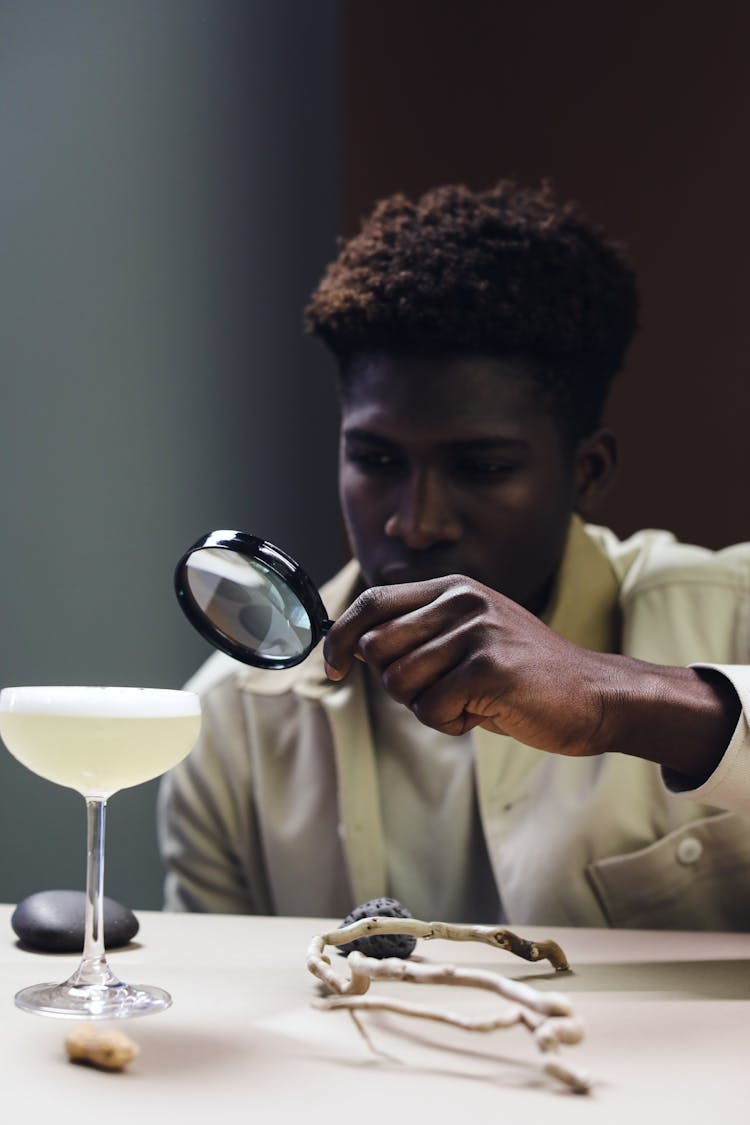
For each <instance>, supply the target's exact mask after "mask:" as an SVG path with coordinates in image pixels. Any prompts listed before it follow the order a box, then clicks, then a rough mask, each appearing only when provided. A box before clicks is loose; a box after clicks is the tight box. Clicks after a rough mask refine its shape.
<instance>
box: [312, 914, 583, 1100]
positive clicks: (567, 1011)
mask: <svg viewBox="0 0 750 1125" xmlns="http://www.w3.org/2000/svg"><path fill="white" fill-rule="evenodd" d="M389 933H390V934H404V933H406V934H411V935H413V936H415V937H422V938H427V939H430V938H436V937H440V938H445V939H447V940H448V941H480V942H484V943H487V944H489V945H492V946H494V947H495V948H498V949H505V950H509V951H510V952H512V953H516V954H517V955H518V956H521V957H524V958H525V959H526V960H529V961H538V960H542V959H543V958H546V959H547V960H549V961H550V963H551V964H552V965H554V967H555V968H556V969H558V970H562V969H567V968H568V961H567V958H566V957H565V954H564V953H563V951H562V949H561V948H560V946H559V945H557V943H556V942H551V941H548V942H530V941H526V940H525V939H524V938H520V937H518V936H517V935H516V934H513V933H511V932H510V931H509V930H504V929H498V928H497V927H492V926H463V925H448V924H446V923H443V922H421V921H419V920H418V919H416V918H380V917H376V918H364V919H362V920H360V921H358V922H354V923H352V924H351V925H349V926H342V927H341V928H340V929H337V930H334V931H332V932H331V933H327V934H319V935H316V936H315V937H314V938H313V939H312V941H311V943H310V947H309V949H308V953H307V968H308V969H309V971H310V972H311V973H312V974H313V975H314V976H316V977H317V978H318V979H319V980H320V981H322V982H323V983H324V984H325V985H326V986H327V987H328V989H329V990H330V992H331V993H333V995H329V996H327V997H325V998H323V999H321V1000H318V1001H315V1002H314V1003H315V1006H316V1007H318V1008H321V1009H323V1010H326V1011H333V1010H336V1009H345V1010H347V1011H348V1012H349V1014H350V1015H351V1016H352V1018H353V1019H354V1022H355V1024H356V1026H357V1027H358V1029H359V1030H360V1033H361V1034H362V1035H363V1037H364V1038H365V1041H366V1042H367V1043H368V1046H370V1048H371V1049H373V1050H376V1048H374V1046H373V1044H372V1042H371V1040H370V1037H369V1035H367V1033H366V1032H365V1029H364V1027H363V1025H362V1023H361V1021H360V1020H359V1019H357V1018H356V1017H357V1013H359V1012H363V1011H376V1010H378V1011H388V1012H395V1013H397V1014H399V1015H404V1016H412V1017H415V1018H418V1019H430V1020H436V1021H438V1022H440V1023H448V1024H452V1025H454V1026H456V1027H461V1028H464V1029H465V1030H467V1031H485V1032H486V1031H494V1030H496V1029H497V1028H505V1027H513V1026H515V1025H516V1024H520V1025H521V1026H523V1027H526V1028H527V1029H528V1030H529V1031H530V1032H531V1034H532V1035H533V1037H534V1041H535V1042H536V1045H537V1047H538V1048H539V1050H540V1051H542V1052H543V1053H545V1054H547V1055H554V1057H553V1058H552V1057H551V1058H548V1059H547V1060H545V1062H544V1064H543V1070H544V1072H545V1073H546V1074H548V1075H549V1076H550V1077H553V1078H555V1079H557V1080H558V1081H561V1082H563V1083H565V1084H566V1085H567V1086H569V1087H570V1088H571V1089H573V1090H575V1091H576V1092H578V1093H585V1092H588V1090H589V1089H590V1082H589V1079H588V1078H587V1076H586V1075H585V1074H583V1073H582V1072H581V1071H579V1070H577V1069H576V1068H574V1067H571V1066H570V1065H568V1064H567V1062H564V1061H563V1060H562V1059H561V1058H560V1057H559V1054H558V1052H559V1049H560V1047H561V1046H562V1045H563V1044H565V1045H570V1044H574V1043H578V1042H580V1040H581V1039H582V1038H583V1034H584V1033H583V1026H582V1024H581V1022H580V1021H579V1020H578V1019H576V1017H575V1016H574V1013H573V1009H572V1006H571V1004H570V1001H569V1000H568V999H567V997H565V996H563V995H562V994H560V993H558V992H544V993H543V992H539V991H537V990H536V989H535V988H532V987H531V986H530V985H528V984H525V983H523V982H522V981H515V980H510V979H509V978H507V977H504V976H501V975H499V974H498V973H494V972H491V971H487V970H483V969H462V968H457V967H456V966H455V965H448V964H430V963H429V962H415V961H408V960H403V959H401V958H398V957H387V958H383V959H382V960H377V959H375V958H373V957H366V956H364V954H362V953H359V952H357V951H354V952H352V953H350V954H349V957H348V958H347V965H348V968H349V975H348V977H344V976H341V975H340V974H339V972H337V970H336V969H335V968H334V967H333V965H332V963H331V960H330V958H329V957H328V955H327V954H326V953H325V947H326V946H327V945H332V946H339V945H345V944H346V943H348V942H350V941H354V940H356V939H357V938H360V937H365V936H368V935H372V934H389ZM378 980H391V981H406V982H411V983H414V984H445V985H454V986H455V985H459V986H465V987H471V988H481V989H485V990H488V991H491V992H495V993H496V994H497V995H499V996H501V997H502V998H503V999H505V1000H508V1001H510V1003H509V1005H508V1007H506V1008H505V1010H504V1011H502V1012H501V1013H500V1014H499V1015H497V1016H495V1017H491V1018H474V1017H469V1016H461V1015H456V1014H455V1013H452V1012H447V1011H443V1010H441V1009H433V1008H428V1007H424V1006H422V1005H418V1004H412V1003H410V1002H409V1001H405V1000H394V999H388V998H380V997H374V996H366V995H365V993H367V992H368V990H369V988H370V984H371V982H372V981H378ZM378 1053H381V1052H378Z"/></svg>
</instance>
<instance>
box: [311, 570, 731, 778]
mask: <svg viewBox="0 0 750 1125" xmlns="http://www.w3.org/2000/svg"><path fill="white" fill-rule="evenodd" d="M324 655H325V660H326V672H327V674H328V676H329V677H330V678H331V679H333V680H340V679H342V678H343V677H344V676H345V675H346V673H347V672H348V670H349V668H350V666H351V662H352V660H353V659H354V658H355V657H357V658H358V659H360V660H364V661H365V662H366V663H367V664H368V665H369V666H370V667H371V668H372V669H373V670H374V671H375V672H377V673H378V675H379V676H380V679H381V681H382V684H383V687H384V688H385V690H386V691H387V692H388V694H389V695H391V696H393V698H394V699H396V700H398V702H399V703H403V704H405V705H406V706H407V707H409V708H410V709H411V710H412V711H413V712H414V714H415V715H416V717H417V718H418V719H419V720H420V721H421V722H422V723H424V724H425V725H426V726H430V727H434V728H435V729H436V730H439V731H443V732H444V733H445V734H456V735H458V734H463V733H464V732H465V731H468V730H471V729H472V728H473V727H475V726H481V727H484V728H485V729H486V730H491V731H495V732H496V733H498V734H507V735H511V736H512V737H513V738H515V739H517V740H518V741H519V742H523V743H524V744H525V745H527V746H534V747H536V748H537V749H539V750H548V751H551V752H552V753H556V754H564V755H568V756H572V757H583V756H587V755H593V754H601V753H604V752H605V751H613V750H614V751H621V752H622V753H625V754H632V755H635V756H636V757H640V758H645V759H646V760H648V761H652V762H657V763H659V764H660V765H663V766H667V767H669V768H670V769H673V770H676V771H677V772H678V773H681V774H682V775H684V777H685V778H686V784H687V785H688V786H692V785H698V784H700V783H701V782H702V781H704V780H705V779H706V778H707V777H708V776H709V775H710V774H711V772H712V771H713V770H714V769H715V768H716V766H717V764H718V762H719V761H720V760H721V757H722V755H723V753H724V750H725V749H726V746H727V744H728V742H729V739H730V738H731V735H732V732H733V730H734V728H735V726H736V724H737V721H738V719H739V716H740V712H741V707H740V702H739V699H738V698H737V695H736V693H735V691H734V689H733V687H732V686H731V684H730V683H729V681H728V680H726V679H724V678H723V677H722V676H720V675H717V674H716V673H713V672H710V671H696V670H695V669H692V668H682V667H672V666H666V665H658V664H650V663H647V662H645V661H642V660H635V659H633V658H631V657H626V656H619V655H613V654H610V653H598V652H591V651H589V650H588V649H583V648H580V647H579V646H578V645H574V644H572V643H571V642H570V641H566V640H563V638H562V637H560V636H558V635H557V634H556V633H553V632H552V630H551V629H549V628H548V627H547V626H546V625H544V624H543V623H542V622H541V621H540V620H539V619H538V618H536V617H534V616H533V614H531V613H529V612H528V611H527V610H525V609H523V608H522V607H521V606H519V605H517V604H516V603H515V602H512V601H510V599H509V598H506V597H503V595H502V594H499V593H497V592H496V591H495V590H492V589H490V588H489V587H487V586H483V585H482V584H481V583H479V582H476V581H474V580H473V579H470V578H464V577H462V576H460V575H452V576H450V577H447V578H436V579H434V580H432V581H429V582H414V583H408V584H405V585H401V586H375V587H372V588H371V589H369V590H366V591H365V593H364V594H361V595H360V597H359V598H357V600H356V601H355V602H353V603H352V605H351V606H350V607H349V609H347V610H346V611H345V612H344V613H343V614H342V615H341V616H340V617H339V619H338V620H337V621H336V623H335V624H334V625H333V627H332V628H331V631H330V632H329V633H328V636H327V637H326V640H325V646H324Z"/></svg>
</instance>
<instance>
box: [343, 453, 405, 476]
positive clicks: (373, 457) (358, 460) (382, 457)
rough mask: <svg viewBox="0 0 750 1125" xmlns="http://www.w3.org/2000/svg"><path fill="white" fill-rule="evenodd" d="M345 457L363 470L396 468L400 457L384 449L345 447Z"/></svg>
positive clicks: (382, 470) (399, 462)
mask: <svg viewBox="0 0 750 1125" xmlns="http://www.w3.org/2000/svg"><path fill="white" fill-rule="evenodd" d="M346 459H347V461H348V462H349V463H350V464H352V465H356V467H357V468H358V469H361V470H362V471H363V472H372V473H378V472H390V471H392V470H394V469H398V468H399V467H400V465H401V461H400V459H399V458H398V457H397V456H396V455H395V454H394V453H389V452H388V451H387V450H384V449H347V451H346Z"/></svg>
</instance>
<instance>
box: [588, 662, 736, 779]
mask: <svg viewBox="0 0 750 1125" xmlns="http://www.w3.org/2000/svg"><path fill="white" fill-rule="evenodd" d="M611 660H612V662H611V664H610V674H609V675H608V676H606V677H605V684H604V687H603V696H602V709H601V715H602V719H601V723H600V724H599V727H598V729H597V732H596V735H595V740H594V745H593V747H592V750H593V752H595V753H600V752H603V751H605V750H614V751H618V752H620V753H623V754H631V755H634V756H636V757H639V758H645V759H646V760H648V761H651V762H655V763H657V764H658V765H660V766H664V767H665V768H666V769H669V770H673V771H675V772H676V773H678V774H680V775H682V776H683V777H684V778H685V780H686V784H688V785H689V786H690V787H694V786H698V785H701V784H702V783H703V782H704V781H705V780H706V779H707V778H708V777H709V776H710V775H711V773H713V771H714V770H715V769H716V767H717V765H718V764H719V762H720V761H721V758H722V755H723V754H724V751H725V750H726V748H727V746H728V744H729V741H730V739H731V737H732V734H733V732H734V730H735V727H736V726H737V722H738V720H739V717H740V713H741V709H742V708H741V704H740V700H739V698H738V696H737V693H736V691H735V690H734V688H733V686H732V684H731V683H730V682H729V681H728V680H727V679H726V678H725V677H724V676H722V675H720V674H719V673H716V672H713V671H711V670H710V669H700V670H698V669H695V668H679V667H667V666H663V665H656V664H648V663H645V662H644V661H640V660H633V659H630V658H628V657H612V658H611Z"/></svg>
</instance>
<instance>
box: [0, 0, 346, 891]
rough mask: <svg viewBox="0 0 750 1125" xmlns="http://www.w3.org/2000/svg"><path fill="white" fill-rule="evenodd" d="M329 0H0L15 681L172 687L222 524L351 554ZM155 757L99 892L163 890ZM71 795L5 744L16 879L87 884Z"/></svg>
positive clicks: (6, 464)
mask: <svg viewBox="0 0 750 1125" xmlns="http://www.w3.org/2000/svg"><path fill="white" fill-rule="evenodd" d="M337 15H338V13H337V3H336V0H315V2H314V3H312V2H310V0H6V2H5V3H2V4H0V153H2V160H1V164H0V377H1V378H2V408H1V410H0V420H1V421H0V425H1V426H2V430H1V431H0V458H1V459H2V460H1V475H0V480H1V481H2V485H1V486H0V527H1V528H2V534H3V550H2V558H1V562H0V566H1V570H0V614H1V616H0V621H1V622H2V646H1V647H0V684H2V685H9V684H17V683H45V682H48V683H95V684H99V683H102V684H104V683H114V684H134V685H141V686H178V685H179V684H180V683H182V682H183V681H184V679H185V678H186V677H187V676H188V675H189V674H190V672H191V671H192V670H193V669H194V668H195V667H196V666H197V664H198V663H199V662H200V661H201V660H202V659H203V658H204V657H205V656H206V655H208V652H209V649H208V647H207V646H206V645H205V644H204V643H203V642H202V641H201V640H200V638H198V637H197V636H196V635H194V634H193V633H192V631H191V630H190V627H189V626H188V624H187V622H186V621H185V620H184V619H183V618H182V615H181V614H180V611H179V609H178V608H177V605H176V602H175V600H174V598H173V594H172V589H171V581H172V569H173V565H174V562H175V561H176V559H177V557H178V556H179V555H180V553H181V552H182V550H183V549H184V548H185V547H186V546H188V545H189V544H190V543H191V542H192V541H193V540H194V539H196V538H197V537H198V535H199V534H201V533H202V532H204V531H207V530H209V529H210V528H212V527H236V528H242V529H245V530H249V531H252V532H254V533H256V534H261V535H264V536H267V537H268V538H272V539H273V538H275V539H276V540H277V541H278V542H279V543H280V545H282V546H284V547H286V549H287V550H289V551H290V552H291V553H292V554H293V555H295V556H296V557H297V558H298V559H299V560H300V561H302V562H303V564H304V565H305V566H306V567H307V569H308V570H309V571H310V573H311V575H312V577H313V578H314V579H315V580H316V581H318V582H320V581H323V580H324V579H325V578H326V577H327V576H328V575H329V573H330V572H332V571H333V570H334V568H335V567H336V566H337V565H338V564H339V562H340V560H341V552H342V536H341V531H340V526H339V521H338V512H337V505H336V499H335V430H336V418H335V413H336V412H335V399H334V394H333V385H332V380H331V376H330V369H329V362H328V360H327V358H326V357H325V356H324V355H323V353H322V350H320V348H319V345H316V344H315V343H313V342H311V341H307V340H305V339H304V338H303V335H302V331H301V309H302V306H303V304H304V301H305V298H306V295H307V293H308V292H309V290H310V288H311V287H312V285H313V284H314V283H315V281H316V279H317V277H318V275H319V273H320V270H321V268H322V266H323V264H324V263H325V261H326V260H327V259H328V258H329V257H331V255H332V254H333V252H334V239H335V235H336V234H337V232H338V215H339V198H338V194H339V163H340V161H339V122H338V101H339V92H338V43H337ZM155 791H156V783H152V784H150V785H146V786H142V787H140V788H139V789H135V790H130V791H127V792H123V793H121V794H119V795H117V796H116V797H115V798H114V799H113V800H112V802H111V804H110V809H109V833H108V835H109V848H108V869H107V876H106V880H105V886H106V891H107V893H108V894H110V895H112V896H114V897H118V898H121V899H122V900H123V901H125V902H127V903H129V904H130V905H131V906H135V907H141V908H146V907H158V906H159V905H160V901H161V874H162V873H161V869H160V865H159V860H158V854H157V850H156V842H155V832H154V798H155ZM84 851H85V848H84V815H83V802H82V801H81V798H80V797H79V796H78V795H76V794H75V793H73V792H72V791H68V790H64V789H58V788H57V787H55V786H52V785H50V784H48V783H46V782H43V781H41V780H39V779H38V778H36V777H35V776H34V775H32V774H30V773H29V772H27V771H26V770H24V769H23V768H22V767H21V766H20V765H18V764H17V763H16V762H15V760H14V759H13V758H11V756H10V755H9V754H7V753H5V752H4V751H3V752H2V754H0V856H2V860H1V861H0V901H6V902H15V901H17V900H18V899H20V898H22V897H23V896H25V895H26V894H28V893H30V892H32V891H35V890H38V889H42V888H47V887H54V886H60V887H80V886H82V885H83V865H84Z"/></svg>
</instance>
